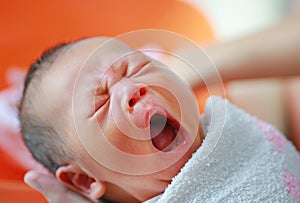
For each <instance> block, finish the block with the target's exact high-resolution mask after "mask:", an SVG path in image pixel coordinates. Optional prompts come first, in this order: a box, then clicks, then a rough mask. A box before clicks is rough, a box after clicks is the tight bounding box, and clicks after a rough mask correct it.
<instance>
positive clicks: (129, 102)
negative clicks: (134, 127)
mask: <svg viewBox="0 0 300 203" xmlns="http://www.w3.org/2000/svg"><path fill="white" fill-rule="evenodd" d="M136 102H137V99H135V98H132V99H130V100H129V101H128V105H129V107H133V106H134V105H135V104H136Z"/></svg>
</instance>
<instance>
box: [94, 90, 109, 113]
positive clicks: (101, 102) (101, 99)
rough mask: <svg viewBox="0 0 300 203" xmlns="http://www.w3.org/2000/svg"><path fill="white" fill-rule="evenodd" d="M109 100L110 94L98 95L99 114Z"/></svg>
mask: <svg viewBox="0 0 300 203" xmlns="http://www.w3.org/2000/svg"><path fill="white" fill-rule="evenodd" d="M108 99H109V95H108V94H103V95H96V96H95V110H94V112H97V111H98V110H99V109H100V108H101V107H102V106H103V105H104V104H105V103H106V102H107V101H108Z"/></svg>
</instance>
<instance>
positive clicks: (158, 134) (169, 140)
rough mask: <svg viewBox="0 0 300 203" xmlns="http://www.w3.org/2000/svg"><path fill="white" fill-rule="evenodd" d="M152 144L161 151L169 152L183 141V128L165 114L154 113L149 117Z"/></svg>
mask: <svg viewBox="0 0 300 203" xmlns="http://www.w3.org/2000/svg"><path fill="white" fill-rule="evenodd" d="M150 134H151V141H152V145H153V146H154V147H155V148H156V149H157V150H159V151H161V152H170V151H173V150H175V149H176V148H177V147H178V146H179V145H181V144H183V143H184V142H185V136H184V135H185V130H184V129H183V127H182V126H181V125H180V124H179V123H178V122H177V121H176V120H175V119H172V118H170V117H169V116H167V115H161V114H154V115H152V117H151V118H150Z"/></svg>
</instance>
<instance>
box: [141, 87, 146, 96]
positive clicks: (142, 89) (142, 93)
mask: <svg viewBox="0 0 300 203" xmlns="http://www.w3.org/2000/svg"><path fill="white" fill-rule="evenodd" d="M146 93H147V89H146V88H145V87H142V88H141V89H140V96H144V95H145V94H146Z"/></svg>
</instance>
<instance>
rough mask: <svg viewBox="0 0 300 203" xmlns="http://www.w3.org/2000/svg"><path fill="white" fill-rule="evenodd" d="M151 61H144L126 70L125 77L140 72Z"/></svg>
mask: <svg viewBox="0 0 300 203" xmlns="http://www.w3.org/2000/svg"><path fill="white" fill-rule="evenodd" d="M150 63H151V61H146V62H144V63H141V64H139V65H138V66H136V67H134V68H133V69H132V70H128V75H127V77H132V76H134V75H135V74H137V73H138V72H139V71H141V70H142V69H143V68H144V67H145V66H146V65H148V64H150Z"/></svg>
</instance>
